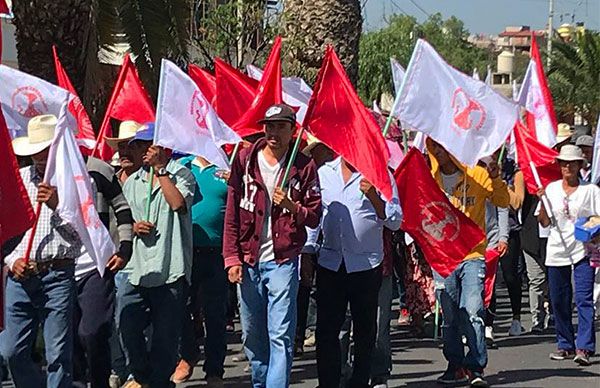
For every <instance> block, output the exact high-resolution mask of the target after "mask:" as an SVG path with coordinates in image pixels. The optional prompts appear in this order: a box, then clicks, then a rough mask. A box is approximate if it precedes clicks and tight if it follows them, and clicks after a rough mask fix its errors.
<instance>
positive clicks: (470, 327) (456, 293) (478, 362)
mask: <svg viewBox="0 0 600 388" xmlns="http://www.w3.org/2000/svg"><path fill="white" fill-rule="evenodd" d="M434 278H435V280H436V283H439V284H440V286H441V290H440V293H439V295H440V303H441V305H442V311H443V314H444V315H443V316H444V324H443V326H442V328H443V331H442V337H443V340H444V357H445V358H446V360H448V362H449V364H450V367H451V368H460V367H465V368H467V369H469V370H472V371H477V372H483V369H484V368H485V367H486V365H487V349H486V346H485V325H484V322H483V319H484V317H485V309H484V307H483V286H484V281H485V261H484V260H483V258H481V259H473V260H466V261H463V262H462V263H461V264H460V265H459V266H458V267H457V268H456V269H455V270H454V272H452V273H451V274H450V275H449V276H448V277H447V278H446V279H442V278H441V277H440V275H439V274H437V273H435V272H434ZM463 335H464V336H465V337H466V338H467V346H468V347H469V352H468V353H467V355H466V357H465V353H464V346H463V343H462V336H463Z"/></svg>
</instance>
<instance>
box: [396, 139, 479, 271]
mask: <svg viewBox="0 0 600 388" xmlns="http://www.w3.org/2000/svg"><path fill="white" fill-rule="evenodd" d="M394 178H395V179H396V184H397V186H398V197H399V198H400V204H401V206H402V211H403V212H404V218H403V220H402V225H401V228H402V230H404V231H405V232H407V233H408V234H410V236H411V237H412V238H413V239H414V240H415V241H416V242H417V245H419V247H420V248H421V249H422V251H423V255H424V256H425V259H426V260H427V262H428V263H429V265H430V266H431V268H433V269H434V270H435V271H436V272H438V273H439V274H440V275H442V276H443V277H446V276H448V275H450V274H451V273H452V272H453V271H454V270H455V269H456V267H457V266H458V265H459V264H460V263H461V262H462V261H463V259H464V258H465V257H466V256H467V254H469V252H471V250H473V248H475V247H476V246H477V245H479V243H481V242H482V241H483V240H484V239H485V235H484V233H483V231H482V230H481V229H480V228H479V227H478V226H477V225H476V224H475V223H474V222H473V221H471V220H470V219H469V218H468V217H467V216H466V215H465V214H464V213H463V212H461V211H460V210H459V209H457V208H456V207H454V205H452V204H451V203H450V201H449V200H448V198H447V197H446V195H445V194H444V193H443V192H442V190H441V189H440V188H439V186H438V185H437V183H436V182H435V180H434V179H433V176H432V175H431V172H430V170H429V167H428V166H427V162H426V161H425V158H423V156H422V155H421V153H420V152H419V151H418V150H417V149H416V148H414V147H411V149H410V150H409V151H408V154H407V155H406V156H405V157H404V159H403V160H402V163H400V166H399V167H398V169H397V170H396V172H395V173H394Z"/></svg>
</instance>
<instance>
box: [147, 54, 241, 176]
mask: <svg viewBox="0 0 600 388" xmlns="http://www.w3.org/2000/svg"><path fill="white" fill-rule="evenodd" d="M159 87H160V89H159V92H158V96H159V100H158V104H157V105H158V111H157V112H156V130H155V131H154V144H158V145H161V146H163V147H167V148H171V149H174V150H177V151H181V152H185V153H188V154H192V155H196V156H202V157H204V158H205V159H206V160H208V161H209V162H211V163H213V164H215V165H216V166H218V167H219V168H222V169H229V162H228V158H227V155H226V154H225V152H224V151H223V150H222V149H221V146H222V145H224V144H235V143H239V142H240V141H242V139H241V138H240V137H239V136H238V135H237V134H236V133H235V132H234V131H233V130H232V129H231V128H229V127H228V126H227V124H225V123H224V122H223V121H222V120H221V119H219V117H217V114H216V112H215V110H214V108H213V107H212V106H211V105H210V103H209V101H208V99H207V98H206V97H205V96H204V94H203V93H202V91H201V89H200V88H199V87H198V85H197V84H196V83H195V82H194V81H193V80H192V79H191V78H190V77H188V76H187V75H186V74H185V73H184V72H183V71H181V69H180V68H178V67H177V65H175V64H174V63H173V62H170V61H168V60H166V59H163V60H162V67H161V72H160V85H159Z"/></svg>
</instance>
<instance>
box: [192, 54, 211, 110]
mask: <svg viewBox="0 0 600 388" xmlns="http://www.w3.org/2000/svg"><path fill="white" fill-rule="evenodd" d="M188 74H189V76H190V78H191V79H192V80H194V82H195V83H196V85H198V87H199V88H200V91H201V92H202V94H203V95H204V97H206V99H207V100H208V101H210V103H211V105H212V106H213V108H216V106H217V80H216V77H215V76H214V75H212V74H210V73H209V72H208V71H206V70H204V69H202V68H200V67H198V66H196V65H194V64H191V63H190V65H189V66H188Z"/></svg>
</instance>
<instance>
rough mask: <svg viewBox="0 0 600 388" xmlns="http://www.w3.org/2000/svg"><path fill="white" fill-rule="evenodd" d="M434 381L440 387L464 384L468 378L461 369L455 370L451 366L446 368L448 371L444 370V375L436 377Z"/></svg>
mask: <svg viewBox="0 0 600 388" xmlns="http://www.w3.org/2000/svg"><path fill="white" fill-rule="evenodd" d="M436 381H437V383H438V384H442V385H454V384H461V383H466V382H467V381H468V378H467V374H466V373H465V370H464V369H463V368H458V369H456V368H454V367H452V366H448V369H446V371H445V372H444V374H443V375H441V376H440V377H438V379H437V380H436Z"/></svg>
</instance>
